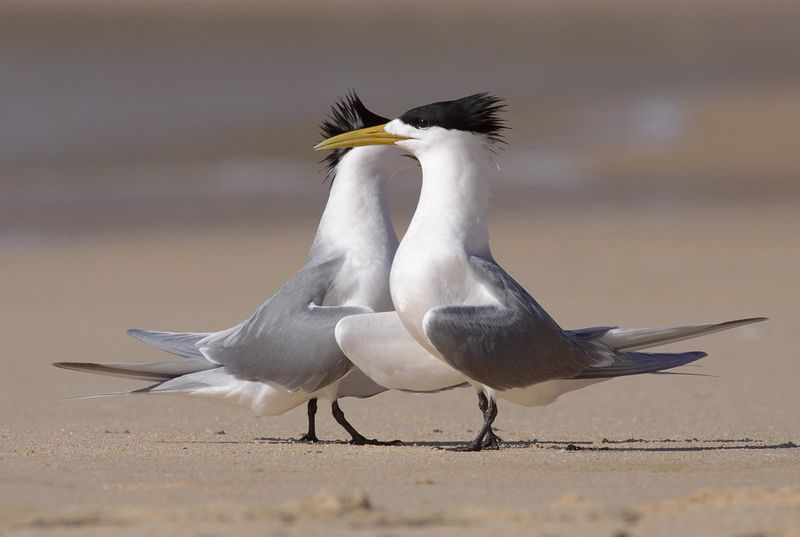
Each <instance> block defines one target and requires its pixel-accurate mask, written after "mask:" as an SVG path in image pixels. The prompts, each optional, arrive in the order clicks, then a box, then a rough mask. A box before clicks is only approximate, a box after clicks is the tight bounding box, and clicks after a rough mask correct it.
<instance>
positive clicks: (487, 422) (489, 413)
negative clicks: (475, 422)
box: [453, 398, 497, 451]
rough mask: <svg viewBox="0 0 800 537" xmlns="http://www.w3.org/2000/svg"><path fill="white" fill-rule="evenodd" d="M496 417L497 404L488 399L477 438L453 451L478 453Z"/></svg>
mask: <svg viewBox="0 0 800 537" xmlns="http://www.w3.org/2000/svg"><path fill="white" fill-rule="evenodd" d="M496 417H497V403H495V401H494V399H492V398H488V400H487V402H486V412H485V413H484V414H483V425H482V426H481V430H480V431H478V436H476V437H475V439H474V440H473V441H472V442H470V443H469V444H466V445H464V446H459V447H457V448H454V449H453V451H480V450H482V449H483V444H484V442H485V441H486V434H487V433H488V432H489V431H490V430H491V428H492V423H493V422H494V419H495V418H496Z"/></svg>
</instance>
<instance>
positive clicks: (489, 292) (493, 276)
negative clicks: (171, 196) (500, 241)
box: [315, 93, 764, 451]
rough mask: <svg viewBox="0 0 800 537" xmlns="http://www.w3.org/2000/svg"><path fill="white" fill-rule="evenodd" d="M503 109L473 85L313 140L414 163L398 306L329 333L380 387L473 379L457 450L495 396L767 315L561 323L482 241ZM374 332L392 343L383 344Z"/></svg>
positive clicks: (493, 443) (652, 359)
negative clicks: (622, 324)
mask: <svg viewBox="0 0 800 537" xmlns="http://www.w3.org/2000/svg"><path fill="white" fill-rule="evenodd" d="M504 107H505V105H504V104H503V101H502V100H501V99H498V98H496V97H494V96H492V95H490V94H486V93H480V94H475V95H471V96H468V97H465V98H463V99H458V100H454V101H444V102H437V103H433V104H429V105H425V106H421V107H418V108H414V109H411V110H409V111H407V112H406V113H404V114H403V115H401V116H400V117H398V118H396V119H394V120H392V121H389V122H387V123H386V124H385V125H378V126H372V127H367V128H363V129H359V130H355V131H353V132H350V133H344V134H341V135H337V136H333V137H331V138H329V139H327V140H325V141H323V142H321V143H319V144H317V145H316V146H315V149H317V150H324V149H341V148H345V147H362V146H365V145H397V146H399V147H402V148H403V149H405V150H406V151H408V152H409V153H411V154H412V155H413V156H414V157H416V158H417V160H418V161H419V163H420V165H421V167H422V174H423V179H422V190H421V192H420V198H419V202H418V205H417V208H416V211H415V213H414V216H413V218H412V220H411V223H410V225H409V228H408V231H407V232H406V235H405V236H404V237H403V239H402V241H401V243H400V247H399V249H398V251H397V254H396V256H395V259H394V262H393V264H392V269H391V276H390V289H391V296H392V300H393V303H394V307H395V309H396V313H393V312H387V313H377V314H366V315H357V316H353V317H348V318H344V319H342V321H340V322H339V324H338V325H337V327H336V338H337V341H338V342H339V343H340V346H341V347H342V348H343V349H344V350H345V353H346V354H347V355H348V357H350V359H351V360H353V361H354V362H355V363H356V364H357V365H359V367H361V368H362V370H364V371H365V372H366V373H367V374H368V375H370V376H371V377H372V378H373V380H376V381H377V382H380V383H381V384H382V385H384V386H386V387H391V388H397V389H404V387H405V389H415V388H417V389H419V388H429V389H431V391H433V390H435V389H436V388H437V386H436V384H437V383H439V384H440V385H446V384H449V383H454V382H458V381H459V380H466V381H468V382H469V383H470V384H471V385H473V386H474V387H475V389H476V390H477V391H478V393H479V401H480V403H479V404H480V406H481V410H482V411H483V414H484V423H483V425H482V427H481V428H480V431H479V432H478V434H477V436H476V437H475V439H474V440H473V441H472V442H470V443H469V444H467V445H465V446H462V447H461V449H463V450H468V451H478V450H481V449H484V448H487V447H497V441H498V439H497V438H496V437H494V436H493V434H492V430H491V426H492V423H493V421H494V419H495V418H496V416H497V403H496V399H497V398H498V397H500V398H503V399H508V400H511V401H513V402H516V403H520V404H524V405H539V404H547V403H548V402H550V401H552V400H554V399H555V398H556V397H558V396H559V395H560V394H562V393H565V392H567V391H571V390H574V389H578V388H582V387H584V386H587V385H589V384H593V383H595V382H599V381H602V380H606V379H609V378H614V377H619V376H626V375H634V374H640V373H652V372H658V371H662V370H665V369H671V368H674V367H678V366H681V365H685V364H688V363H690V362H694V361H696V360H699V359H700V358H703V357H704V356H706V353H704V352H697V351H695V352H681V353H643V352H638V350H639V349H644V348H649V347H653V346H657V345H661V344H664V343H669V342H673V341H679V340H683V339H688V338H692V337H697V336H699V335H704V334H707V333H711V332H715V331H719V330H725V329H728V328H733V327H735V326H741V325H743V324H748V323H752V322H757V321H761V320H764V319H763V318H752V319H741V320H737V321H730V322H727V323H719V324H713V325H699V326H684V327H675V328H655V329H619V328H613V327H598V328H588V329H582V330H572V331H568V330H563V329H562V328H561V327H560V326H559V325H558V324H557V323H556V321H555V320H554V319H553V318H552V317H551V316H550V315H549V314H548V313H547V312H546V311H545V310H544V308H542V307H541V306H540V305H539V304H538V302H536V300H535V299H534V298H533V297H532V296H531V295H530V294H529V293H528V292H527V291H526V290H525V289H524V288H523V287H522V286H521V285H520V284H519V283H517V282H516V281H515V280H514V279H513V278H512V277H511V276H510V275H509V274H508V273H507V272H506V271H505V270H503V268H502V267H501V266H500V265H499V264H498V263H497V262H496V261H495V260H494V258H493V256H492V252H491V249H490V246H489V231H488V224H487V217H488V210H489V199H490V195H491V192H490V180H491V178H492V177H493V176H494V174H495V170H496V169H497V166H496V163H495V153H496V149H497V144H498V143H499V142H501V141H502V131H503V130H504V129H505V128H506V127H505V124H504V121H503V118H502V112H503V110H504ZM403 330H405V331H406V332H407V334H405V335H403ZM381 334H382V335H381ZM412 339H413V343H412V342H411V340H412ZM375 341H379V342H383V341H392V342H393V345H384V346H385V347H386V349H387V351H386V352H380V347H381V345H376V344H375V343H374V342H375ZM431 355H433V356H434V357H436V358H438V359H439V360H440V362H439V363H435V362H432V361H431V360H432V357H431Z"/></svg>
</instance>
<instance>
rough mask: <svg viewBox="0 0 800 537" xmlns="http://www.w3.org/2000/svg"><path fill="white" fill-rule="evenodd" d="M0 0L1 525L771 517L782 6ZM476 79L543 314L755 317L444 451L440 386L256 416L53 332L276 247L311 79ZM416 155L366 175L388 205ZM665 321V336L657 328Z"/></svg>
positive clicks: (662, 530)
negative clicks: (495, 127)
mask: <svg viewBox="0 0 800 537" xmlns="http://www.w3.org/2000/svg"><path fill="white" fill-rule="evenodd" d="M487 6H488V4H487V3H485V2H474V1H470V2H455V1H451V2H440V3H431V2H423V1H421V0H414V1H411V2H403V3H369V4H368V3H366V2H345V3H331V2H319V1H316V0H315V1H314V2H304V3H297V2H286V1H284V0H275V1H265V2H262V1H260V0H259V1H253V0H235V1H232V2H223V1H221V0H185V1H181V2H169V3H165V2H156V1H155V0H145V1H142V0H124V1H122V0H120V1H116V2H108V1H100V0H75V1H73V2H67V3H65V2H62V1H58V2H56V1H53V0H24V1H20V0H8V1H6V2H0V72H2V73H3V74H4V76H3V77H2V84H0V107H2V111H1V113H0V116H2V121H0V336H1V337H2V342H3V351H2V353H1V354H0V361H2V364H3V365H4V368H3V374H2V375H0V537H28V536H37V537H38V536H45V537H56V536H58V537H61V536H65V537H78V536H80V537H84V536H88V537H94V536H97V537H100V536H103V537H105V536H109V535H112V536H131V537H133V536H140V535H155V536H162V535H163V536H170V537H172V536H192V537H212V536H223V535H224V536H226V537H230V536H239V535H270V536H272V535H274V536H306V535H320V536H323V535H324V536H331V535H364V536H367V535H370V536H371V535H376V536H382V537H383V536H385V537H388V536H399V535H419V536H431V535H432V536H440V535H441V536H444V535H458V536H466V535H482V536H485V535H487V534H494V535H498V536H500V535H502V536H505V535H536V536H542V537H545V536H547V537H556V536H579V537H582V536H586V537H597V536H601V537H602V536H608V537H612V536H613V537H638V536H656V537H658V536H664V537H667V536H668V537H674V536H683V535H703V536H706V535H707V536H712V537H790V536H792V537H800V448H799V447H798V445H800V429H799V428H798V424H800V404H798V401H800V388H799V387H798V380H797V379H798V378H800V352H798V350H797V343H796V337H797V331H798V326H800V309H799V308H798V304H800V239H798V236H799V234H800V160H798V155H797V141H798V140H800V131H798V125H800V115H799V114H800V63H798V62H797V50H798V49H800V33H798V32H797V28H798V27H800V9H798V8H799V7H800V4H798V2H797V1H796V0H768V1H763V2H750V3H748V2H729V1H723V0H702V1H696V2H677V3H676V2H671V1H661V0H660V1H656V2H644V3H643V2H633V1H631V0H610V1H607V2H602V3H597V2H588V1H586V0H569V1H565V0H538V1H537V2H520V1H518V0H508V1H505V2H501V1H496V2H493V3H491V6H489V7H487ZM350 88H355V89H357V90H358V91H359V92H360V94H361V95H362V97H363V98H364V100H365V102H366V103H367V104H368V106H370V107H371V108H374V110H375V111H376V112H379V113H381V114H384V115H396V114H398V113H400V112H401V111H403V110H405V109H407V108H408V107H410V106H414V105H419V104H422V103H425V102H431V101H434V100H441V99H451V98H457V97H461V96H464V95H467V94H470V93H473V92H478V91H491V92H494V93H496V94H498V95H500V96H502V97H505V98H506V99H507V102H508V105H509V108H508V114H507V115H508V118H509V123H510V126H511V130H509V131H507V133H506V134H507V138H506V139H507V141H508V142H509V145H508V146H507V147H506V149H505V150H504V151H502V152H501V153H500V155H499V156H498V161H499V163H500V167H501V169H500V172H499V174H498V178H497V184H496V185H495V195H496V198H495V200H494V204H493V217H492V222H491V226H490V230H491V235H492V245H493V246H492V247H493V252H494V255H495V257H496V258H497V260H498V261H499V262H500V263H501V264H502V265H503V266H504V267H505V268H506V269H507V270H508V271H509V272H510V273H511V274H512V275H513V276H514V277H515V278H517V279H518V280H519V281H520V282H521V283H522V284H523V285H524V286H525V287H526V288H527V289H528V290H529V291H530V292H531V293H532V294H533V295H534V296H535V297H536V298H537V299H538V300H539V301H540V303H541V304H542V305H543V306H544V307H545V308H546V309H547V310H548V311H549V312H550V313H551V314H552V315H553V316H554V317H555V319H556V320H557V321H558V322H559V323H560V324H561V325H562V326H563V327H565V328H579V327H588V326H598V325H606V326H607V325H619V326H624V327H646V326H670V325H678V324H691V323H704V322H715V321H723V320H729V319H737V318H742V317H752V316H767V317H770V320H769V321H768V322H765V323H761V324H757V325H752V326H747V327H743V328H740V329H737V330H734V331H730V332H725V333H720V334H714V335H711V336H708V337H706V338H703V339H700V340H696V341H690V342H683V343H679V344H676V345H674V346H673V347H671V348H674V349H676V350H695V349H696V350H704V351H707V352H708V353H709V354H710V356H709V357H708V358H706V359H704V360H702V361H701V362H699V364H698V365H697V366H696V367H685V368H682V369H681V370H680V371H679V372H680V373H688V374H681V375H674V374H670V375H645V376H639V377H633V378H625V379H616V380H612V381H609V382H606V383H602V384H600V385H597V386H593V387H590V388H587V389H585V390H582V391H579V392H577V393H572V394H568V395H566V396H564V397H563V398H562V399H561V400H559V401H557V402H556V403H554V404H552V405H550V406H548V407H544V408H524V407H519V406H515V405H513V404H511V403H508V402H501V404H500V413H499V417H498V419H497V421H496V422H495V425H496V427H497V430H498V433H499V435H500V436H501V437H502V438H504V439H505V445H504V447H503V449H501V450H498V451H487V452H482V453H454V452H451V451H446V450H443V449H441V448H446V447H451V446H455V445H457V444H459V443H461V442H464V441H466V440H468V439H470V438H471V437H472V436H473V434H474V431H475V429H476V428H477V427H478V426H479V424H480V416H479V413H478V410H477V408H476V401H475V394H474V392H473V391H471V390H467V389H462V390H453V391H450V392H446V393H442V394H437V395H429V396H421V395H409V394H403V393H395V392H391V393H384V394H381V395H379V396H377V397H374V398H372V399H369V400H343V401H342V403H341V404H342V408H343V409H344V411H345V412H346V413H347V415H348V417H349V419H350V420H351V421H352V423H353V424H354V425H355V426H356V428H357V429H359V430H360V431H361V432H363V433H364V434H365V435H367V436H370V437H377V438H379V439H386V440H389V439H400V440H402V441H403V442H405V444H404V445H403V446H397V447H355V446H350V445H347V444H345V443H344V439H345V434H344V433H343V431H342V430H341V429H340V428H339V427H338V426H337V425H336V423H335V422H334V421H333V419H332V418H331V415H330V412H329V409H328V408H326V407H321V408H320V412H319V414H318V434H319V436H320V438H322V439H324V442H322V443H320V444H315V445H306V444H299V443H295V442H293V441H292V439H294V438H297V437H299V436H300V435H301V434H302V433H303V432H305V426H306V415H305V410H304V409H303V408H298V409H295V410H293V411H291V412H289V413H287V414H285V415H283V416H280V417H274V418H260V419H257V418H254V417H253V416H251V415H250V414H249V412H248V411H246V410H244V409H239V408H233V407H223V406H216V405H213V404H211V403H208V402H205V401H199V400H191V399H181V398H177V397H169V396H152V395H151V396H130V397H123V398H103V399H90V400H78V401H65V400H63V399H64V398H66V397H70V396H76V395H83V394H91V393H97V392H107V391H116V390H126V389H131V388H134V387H138V386H141V385H142V384H141V383H135V382H130V381H125V380H121V379H116V378H110V377H100V376H96V375H84V374H78V373H75V372H70V371H64V370H59V369H56V368H54V367H52V366H51V365H50V364H51V363H52V362H56V361H114V360H157V359H162V358H165V356H164V355H163V354H161V353H158V352H156V351H154V350H152V349H149V348H147V347H145V346H144V345H143V344H141V343H139V342H137V341H134V340H133V339H131V338H129V337H128V336H126V335H125V330H126V329H128V328H132V327H137V328H152V329H163V330H175V331H183V330H191V331H201V330H202V331H204V330H216V329H221V328H225V327H229V326H231V325H233V324H235V323H237V322H239V321H241V320H242V319H243V318H245V317H247V316H249V315H250V314H251V313H252V312H253V311H254V310H255V308H256V307H257V306H258V305H259V304H260V303H261V302H262V301H263V300H264V299H265V298H267V297H268V296H270V295H271V294H272V292H273V291H274V290H275V289H276V288H277V287H278V286H279V285H281V284H282V283H283V282H284V281H285V280H286V279H287V278H288V277H289V276H290V275H291V274H292V273H293V272H294V271H295V270H296V269H297V268H299V267H300V266H301V264H302V263H303V261H304V258H305V255H306V252H307V248H308V246H309V243H310V241H311V238H312V236H313V232H314V228H315V225H316V222H317V219H318V217H319V213H320V211H321V209H322V207H323V205H324V201H325V193H326V191H325V188H326V187H325V186H323V178H324V173H321V172H320V167H321V166H320V165H319V162H318V161H319V158H320V156H321V155H319V154H314V153H312V151H311V146H312V145H313V144H314V143H316V142H317V141H318V137H317V132H318V131H317V125H318V122H319V121H320V118H321V117H322V116H323V115H324V114H325V113H326V112H327V111H328V110H329V106H330V103H331V102H332V101H333V100H334V99H335V98H336V97H337V96H341V95H343V94H344V93H345V92H346V91H347V90H348V89H350ZM418 188H419V178H418V177H416V176H415V175H414V174H413V173H412V174H406V176H405V177H404V178H397V179H396V180H395V183H394V184H393V185H392V188H391V196H390V197H391V202H392V210H393V212H394V217H395V222H396V224H397V228H398V231H400V232H402V230H403V229H404V227H405V226H406V225H407V223H408V220H409V218H410V215H411V212H412V211H413V207H414V204H415V200H416V195H417V192H418ZM667 348H670V347H667Z"/></svg>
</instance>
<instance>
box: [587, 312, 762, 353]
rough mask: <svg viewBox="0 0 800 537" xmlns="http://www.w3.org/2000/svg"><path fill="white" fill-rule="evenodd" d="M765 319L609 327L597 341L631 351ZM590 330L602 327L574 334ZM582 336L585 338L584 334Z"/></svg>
mask: <svg viewBox="0 0 800 537" xmlns="http://www.w3.org/2000/svg"><path fill="white" fill-rule="evenodd" d="M766 320H767V318H766V317H751V318H749V319H737V320H735V321H726V322H724V323H713V324H698V325H692V326H674V327H670V328H611V329H608V330H607V331H606V332H604V333H602V332H598V335H599V337H598V338H597V341H599V342H600V343H603V344H604V345H606V346H607V347H609V348H611V349H614V350H616V351H633V350H640V349H647V348H650V347H656V346H658V345H665V344H667V343H675V342H676V341H683V340H685V339H692V338H696V337H699V336H705V335H707V334H712V333H714V332H721V331H723V330H730V329H731V328H737V327H739V326H744V325H746V324H752V323H758V322H761V321H766ZM592 330H595V331H602V330H603V329H584V330H576V331H574V334H575V335H578V336H579V337H580V336H582V335H583V333H584V332H588V333H591V331H592ZM583 337H584V338H585V337H586V336H583Z"/></svg>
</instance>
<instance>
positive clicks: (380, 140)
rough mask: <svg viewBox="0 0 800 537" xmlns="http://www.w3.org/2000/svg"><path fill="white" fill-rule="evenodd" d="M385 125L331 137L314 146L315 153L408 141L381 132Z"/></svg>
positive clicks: (404, 138)
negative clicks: (325, 150) (324, 150)
mask: <svg viewBox="0 0 800 537" xmlns="http://www.w3.org/2000/svg"><path fill="white" fill-rule="evenodd" d="M385 126H386V125H385V124H384V125H378V126H376V127H367V128H365V129H358V130H355V131H350V132H345V133H344V134H339V135H337V136H331V137H330V138H328V139H327V140H324V141H322V142H320V143H318V144H317V145H315V146H314V150H315V151H322V150H323V149H337V148H340V147H359V146H363V145H392V144H393V143H395V142H399V141H401V140H408V138H406V137H405V136H398V135H396V134H390V133H388V132H386V131H385V130H383V128H384V127H385Z"/></svg>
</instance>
